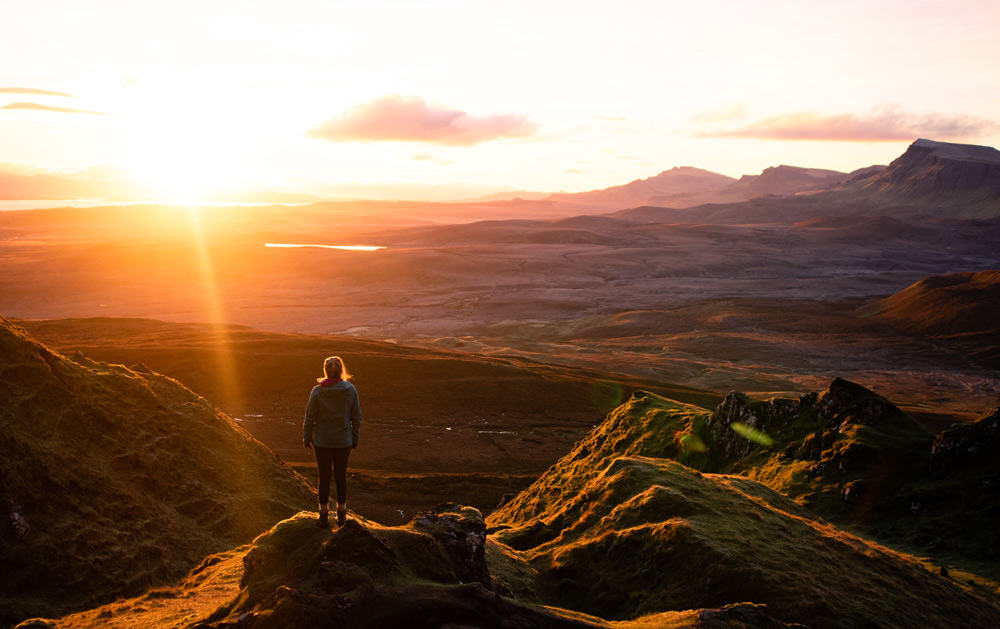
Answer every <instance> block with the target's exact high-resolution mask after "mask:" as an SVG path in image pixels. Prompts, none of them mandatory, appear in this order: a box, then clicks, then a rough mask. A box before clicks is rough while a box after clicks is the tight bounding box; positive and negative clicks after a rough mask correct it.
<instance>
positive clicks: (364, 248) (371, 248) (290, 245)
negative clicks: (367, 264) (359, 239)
mask: <svg viewBox="0 0 1000 629" xmlns="http://www.w3.org/2000/svg"><path fill="white" fill-rule="evenodd" d="M264 246H265V247H278V248H294V247H317V248H319V249H341V250H343V251H378V250H379V249H385V247H381V246H379V245H300V244H294V243H286V242H266V243H264Z"/></svg>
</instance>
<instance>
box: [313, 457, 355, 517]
mask: <svg viewBox="0 0 1000 629" xmlns="http://www.w3.org/2000/svg"><path fill="white" fill-rule="evenodd" d="M313 450H315V451H316V467H317V468H318V469H319V503H320V504H323V505H325V504H326V503H328V502H329V501H330V472H331V471H332V472H333V476H334V478H335V479H336V482H337V502H347V457H348V455H350V454H351V449H350V448H320V447H319V446H315V445H314V446H313ZM331 466H332V467H333V469H332V470H331V469H330V467H331Z"/></svg>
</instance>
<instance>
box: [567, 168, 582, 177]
mask: <svg viewBox="0 0 1000 629" xmlns="http://www.w3.org/2000/svg"><path fill="white" fill-rule="evenodd" d="M563 172H564V173H566V174H567V175H582V174H583V171H582V170H580V169H579V168H567V169H566V170H564V171H563Z"/></svg>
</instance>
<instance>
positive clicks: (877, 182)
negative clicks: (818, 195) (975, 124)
mask: <svg viewBox="0 0 1000 629" xmlns="http://www.w3.org/2000/svg"><path fill="white" fill-rule="evenodd" d="M841 190H842V191H844V192H849V193H854V194H855V195H863V196H868V197H869V198H871V199H873V200H881V201H891V202H895V203H910V204H917V205H921V206H924V207H925V208H949V209H955V210H957V212H958V215H959V216H961V217H963V218H986V217H991V216H996V215H997V214H998V213H1000V151H997V150H996V149H995V148H992V147H989V146H978V145H974V144H952V143H949V142H936V141H934V140H926V139H922V138H921V139H919V140H917V141H915V142H914V143H913V144H911V145H910V146H909V148H907V149H906V152H905V153H903V154H902V155H900V156H899V157H898V158H896V159H895V160H893V162H892V163H891V164H889V166H888V167H887V168H885V169H883V170H878V171H874V172H871V173H870V174H868V175H867V176H862V177H855V178H852V179H851V180H850V181H848V182H846V183H845V185H844V186H843V187H842V188H841ZM951 215H953V216H954V215H955V214H951Z"/></svg>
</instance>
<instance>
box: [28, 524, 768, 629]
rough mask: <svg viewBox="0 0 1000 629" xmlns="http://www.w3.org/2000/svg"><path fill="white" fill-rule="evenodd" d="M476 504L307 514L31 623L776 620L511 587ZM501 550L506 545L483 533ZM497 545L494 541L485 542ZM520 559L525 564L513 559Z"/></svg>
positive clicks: (760, 614)
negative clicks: (634, 610)
mask: <svg viewBox="0 0 1000 629" xmlns="http://www.w3.org/2000/svg"><path fill="white" fill-rule="evenodd" d="M484 541H486V528H485V524H484V523H483V520H482V516H481V515H480V514H479V513H478V511H476V510H474V509H470V508H468V507H459V506H457V505H444V506H442V507H440V508H437V509H435V510H432V511H431V512H427V513H425V514H422V515H421V516H419V517H417V518H415V519H414V520H412V521H410V522H409V523H408V524H406V525H405V526H397V527H387V526H382V525H379V524H377V523H375V522H372V521H369V520H366V519H364V518H357V517H353V518H352V520H351V521H350V522H349V523H348V524H347V525H346V526H345V527H343V528H340V529H335V530H334V531H333V533H332V534H331V532H330V530H329V529H320V528H318V527H316V526H315V514H309V513H300V514H298V515H296V516H294V517H292V518H290V519H288V520H284V521H282V522H280V523H278V524H277V525H275V526H274V527H273V528H272V529H271V530H269V531H267V532H265V533H263V534H261V535H260V536H259V537H258V538H257V539H255V540H254V541H253V543H252V544H250V545H248V546H244V547H241V548H237V549H234V550H233V551H230V552H228V553H221V554H219V555H215V556H212V557H208V558H206V560H205V561H204V562H203V563H202V565H200V566H199V567H198V568H196V569H195V570H193V571H192V573H191V574H190V575H188V576H187V577H186V578H185V579H184V580H182V581H181V582H180V583H179V584H178V585H177V586H175V587H172V588H158V589H156V590H154V591H151V592H149V593H147V594H146V595H144V596H141V597H137V598H134V599H129V600H120V601H117V602H115V603H111V604H108V605H105V606H103V607H100V608H97V609H93V610H89V611H86V612H80V613H77V614H72V615H69V616H66V617H63V618H60V619H57V620H42V619H39V620H36V621H34V622H33V624H27V623H26V628H25V629H27V627H32V628H33V629H38V628H40V627H49V628H59V629H80V628H84V627H136V626H156V627H178V628H179V627H186V626H199V627H203V628H208V627H217V628H221V627H229V626H232V623H234V622H235V623H238V626H240V627H244V628H257V629H262V628H270V627H281V628H286V627H327V626H337V627H402V626H405V627H410V628H421V627H426V628H428V629H430V628H434V629H437V628H439V627H442V626H456V627H457V626H476V627H484V628H486V627H496V628H497V629H500V628H506V627H525V628H529V627H566V628H591V629H598V628H607V629H646V628H652V627H656V628H658V629H666V628H672V627H676V628H693V627H703V628H704V627H709V628H711V627H719V628H722V627H726V628H729V629H733V628H741V627H780V626H783V625H781V624H780V623H778V622H777V621H775V620H774V619H773V618H771V617H770V616H768V615H767V612H766V610H765V609H764V608H763V607H762V606H757V605H748V604H743V605H733V606H725V607H722V608H717V609H694V610H681V611H667V612H660V613H656V614H650V615H646V616H643V617H641V618H638V619H636V620H634V621H625V622H608V621H605V620H603V619H601V618H598V617H595V616H591V615H588V614H585V613H581V612H576V611H571V610H567V609H562V608H558V607H553V606H550V605H544V604H541V603H538V602H537V601H524V600H518V599H517V598H514V597H512V596H510V593H509V592H507V591H506V590H505V589H504V587H503V586H502V585H498V584H497V583H496V582H495V581H494V580H493V579H492V578H491V577H490V576H489V574H487V573H486V570H485V566H486V555H484V553H483V550H484V548H483V542H484ZM488 544H489V546H490V547H492V548H493V549H494V550H495V549H499V548H502V546H501V545H498V544H495V543H492V542H488ZM486 554H487V555H488V554H490V553H489V551H487V553H486ZM513 561H515V562H517V563H518V564H519V566H520V569H521V570H526V571H530V567H529V566H528V565H527V564H526V563H525V562H523V561H522V560H519V559H514V560H513Z"/></svg>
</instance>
